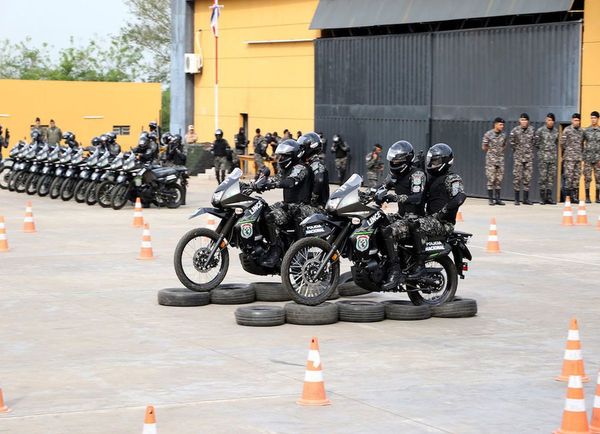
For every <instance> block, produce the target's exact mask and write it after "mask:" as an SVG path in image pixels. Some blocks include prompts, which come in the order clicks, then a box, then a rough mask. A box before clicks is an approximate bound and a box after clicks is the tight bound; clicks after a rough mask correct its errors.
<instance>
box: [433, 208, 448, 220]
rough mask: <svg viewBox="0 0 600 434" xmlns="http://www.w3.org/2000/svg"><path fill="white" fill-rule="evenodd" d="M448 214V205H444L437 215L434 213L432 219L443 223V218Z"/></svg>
mask: <svg viewBox="0 0 600 434" xmlns="http://www.w3.org/2000/svg"><path fill="white" fill-rule="evenodd" d="M447 212H448V208H446V205H444V206H443V208H442V209H441V210H439V211H438V212H436V213H433V214H432V215H431V217H433V218H434V219H436V220H439V221H443V217H444V216H445V215H446V213H447Z"/></svg>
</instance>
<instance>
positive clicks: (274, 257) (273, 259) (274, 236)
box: [261, 222, 283, 268]
mask: <svg viewBox="0 0 600 434" xmlns="http://www.w3.org/2000/svg"><path fill="white" fill-rule="evenodd" d="M267 231H268V233H269V241H270V242H271V247H269V250H268V252H267V254H266V255H265V256H263V258H262V261H261V265H262V266H263V267H266V268H275V267H276V266H277V263H278V262H279V260H280V259H281V257H282V256H283V249H282V248H281V245H280V244H281V242H280V241H279V231H278V230H277V225H276V224H274V223H272V222H269V224H268V225H267Z"/></svg>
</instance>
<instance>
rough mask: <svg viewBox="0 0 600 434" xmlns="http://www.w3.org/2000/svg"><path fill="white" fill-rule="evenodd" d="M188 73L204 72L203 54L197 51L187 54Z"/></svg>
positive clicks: (186, 65) (186, 67)
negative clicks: (196, 52)
mask: <svg viewBox="0 0 600 434" xmlns="http://www.w3.org/2000/svg"><path fill="white" fill-rule="evenodd" d="M184 70H185V72H186V74H199V73H201V72H202V55H200V54H195V53H186V54H185V68H184Z"/></svg>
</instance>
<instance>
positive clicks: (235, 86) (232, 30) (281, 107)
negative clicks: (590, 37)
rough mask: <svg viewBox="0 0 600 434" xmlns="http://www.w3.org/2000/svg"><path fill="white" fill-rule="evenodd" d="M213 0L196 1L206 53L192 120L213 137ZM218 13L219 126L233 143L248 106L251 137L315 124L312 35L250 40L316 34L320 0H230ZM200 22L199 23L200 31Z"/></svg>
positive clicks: (199, 40)
mask: <svg viewBox="0 0 600 434" xmlns="http://www.w3.org/2000/svg"><path fill="white" fill-rule="evenodd" d="M212 3H213V2H212V1H209V0H196V5H195V6H196V7H195V17H194V23H195V24H194V28H195V30H196V44H195V45H196V51H198V50H199V49H201V51H202V54H203V57H204V68H203V72H202V74H198V75H196V79H195V108H194V122H195V125H196V130H197V132H198V135H199V139H200V141H212V140H214V130H215V120H214V96H213V95H214V93H213V85H214V80H215V42H214V37H213V34H212V31H211V29H210V10H209V6H210V5H211V4H212ZM224 3H225V7H224V8H223V9H222V13H221V17H220V19H219V127H220V128H221V129H223V131H224V133H225V137H226V138H227V139H228V140H229V141H230V142H232V140H233V136H234V134H235V133H237V129H238V128H239V127H240V126H241V125H242V124H241V116H240V113H248V130H249V131H248V132H247V134H248V136H249V140H250V141H252V140H251V138H252V136H253V135H254V130H255V129H256V128H261V130H262V132H263V134H264V133H266V132H267V131H268V132H273V131H277V132H278V133H279V135H282V133H283V130H284V129H285V128H288V129H290V130H292V131H293V132H294V134H295V132H296V131H298V130H301V131H303V132H304V131H309V130H312V129H313V125H314V45H313V42H296V43H271V44H261V45H252V44H247V43H246V41H255V40H261V41H262V40H282V39H285V40H289V39H311V40H312V39H315V38H317V37H318V36H319V32H318V31H314V30H309V29H308V27H309V25H310V21H311V20H312V16H313V14H314V11H315V9H316V7H317V0H228V1H226V2H224ZM198 29H200V30H201V32H200V33H198Z"/></svg>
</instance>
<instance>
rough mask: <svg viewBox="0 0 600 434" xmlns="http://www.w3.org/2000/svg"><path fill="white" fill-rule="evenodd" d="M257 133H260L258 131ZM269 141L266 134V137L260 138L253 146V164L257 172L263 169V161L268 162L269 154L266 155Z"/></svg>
mask: <svg viewBox="0 0 600 434" xmlns="http://www.w3.org/2000/svg"><path fill="white" fill-rule="evenodd" d="M257 131H258V132H259V133H260V130H257ZM255 138H256V137H255ZM270 140H271V135H270V134H269V133H267V135H266V136H260V140H259V141H258V142H256V143H255V144H254V162H255V163H256V168H257V170H259V171H260V170H263V168H264V167H265V160H267V161H268V160H269V154H268V153H267V149H268V146H269V145H268V143H267V142H268V141H270Z"/></svg>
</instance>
